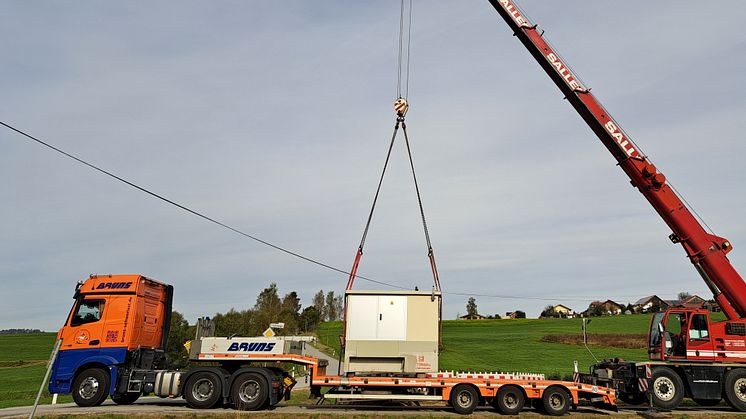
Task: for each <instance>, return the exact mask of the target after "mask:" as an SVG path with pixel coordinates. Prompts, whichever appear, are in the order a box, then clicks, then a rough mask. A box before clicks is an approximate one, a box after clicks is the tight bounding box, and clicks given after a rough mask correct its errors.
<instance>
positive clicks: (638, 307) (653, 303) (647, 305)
mask: <svg viewBox="0 0 746 419" xmlns="http://www.w3.org/2000/svg"><path fill="white" fill-rule="evenodd" d="M632 306H633V307H634V309H635V312H637V313H657V312H659V311H665V310H666V309H667V308H668V307H669V304H668V303H667V302H666V301H664V300H663V299H661V298H660V297H658V296H657V295H648V296H647V297H643V298H640V299H639V300H637V301H635V303H634V304H633V305H632Z"/></svg>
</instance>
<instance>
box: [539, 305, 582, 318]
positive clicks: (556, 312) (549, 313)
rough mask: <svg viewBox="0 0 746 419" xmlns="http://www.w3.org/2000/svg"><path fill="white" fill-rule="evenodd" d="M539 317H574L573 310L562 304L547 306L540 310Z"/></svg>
mask: <svg viewBox="0 0 746 419" xmlns="http://www.w3.org/2000/svg"><path fill="white" fill-rule="evenodd" d="M540 317H543V318H552V317H554V318H572V317H575V312H573V311H572V309H571V308H570V307H567V306H565V305H562V304H557V305H556V306H553V307H552V308H551V309H549V308H547V309H546V310H544V311H542V312H541V316H540Z"/></svg>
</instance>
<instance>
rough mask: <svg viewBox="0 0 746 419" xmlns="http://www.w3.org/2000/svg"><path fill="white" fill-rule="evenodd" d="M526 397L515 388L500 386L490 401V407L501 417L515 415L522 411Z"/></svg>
mask: <svg viewBox="0 0 746 419" xmlns="http://www.w3.org/2000/svg"><path fill="white" fill-rule="evenodd" d="M525 403H526V397H525V396H524V395H523V390H521V389H520V388H518V387H517V386H510V385H508V386H502V387H500V390H498V392H497V395H496V396H495V398H494V399H492V406H493V407H494V408H495V409H497V410H498V411H499V412H500V413H502V414H503V415H517V414H518V413H520V412H521V410H523V405H524V404H525Z"/></svg>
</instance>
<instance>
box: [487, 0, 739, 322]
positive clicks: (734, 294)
mask: <svg viewBox="0 0 746 419" xmlns="http://www.w3.org/2000/svg"><path fill="white" fill-rule="evenodd" d="M488 1H489V2H490V4H492V6H493V7H494V8H495V10H497V12H498V13H499V14H500V16H502V18H503V19H504V20H505V22H507V24H508V26H510V28H511V29H512V30H513V32H514V34H515V36H516V37H518V39H519V40H520V41H521V43H523V45H524V46H525V47H526V49H528V51H529V52H530V53H531V55H532V56H533V57H534V58H535V59H536V61H537V62H538V63H539V65H540V66H541V68H543V69H544V71H545V72H546V73H547V75H549V78H551V79H552V80H553V81H554V83H555V84H556V85H557V87H559V89H560V90H561V91H562V93H563V94H564V95H565V98H566V99H567V100H568V102H570V104H572V106H573V107H574V108H575V110H576V111H577V112H578V113H579V114H580V116H581V117H582V118H583V120H585V122H586V123H587V124H588V126H589V127H590V128H591V130H592V131H593V132H594V133H595V134H596V136H597V137H598V138H599V139H600V140H601V142H602V143H603V144H604V146H606V148H607V149H608V150H609V152H611V154H612V155H613V156H614V158H615V159H616V160H617V162H618V164H619V167H621V168H622V170H624V172H625V173H626V174H627V176H629V178H630V180H631V183H632V185H633V186H634V187H635V188H637V189H638V190H639V191H640V192H641V193H642V194H643V196H645V198H646V199H647V200H648V202H650V204H651V205H652V206H653V208H654V209H655V211H656V212H657V213H658V214H659V215H660V216H661V218H663V220H664V221H665V222H666V224H668V226H669V227H670V228H671V230H672V231H673V234H671V235H670V236H669V238H670V239H671V241H673V242H674V243H681V245H682V246H683V247H684V250H685V251H686V254H687V256H688V257H689V259H690V261H691V262H692V264H694V266H695V268H696V270H697V272H699V274H700V275H701V276H702V279H703V280H704V281H705V283H706V284H707V286H708V288H710V290H711V291H712V293H713V296H714V297H715V300H716V301H717V302H718V304H720V307H721V308H722V310H723V312H724V313H725V315H726V316H727V317H728V319H730V320H733V319H740V318H744V317H746V283H744V281H743V279H742V278H741V276H740V275H739V274H738V272H737V271H736V270H735V268H734V267H733V265H731V263H730V261H729V260H728V258H727V256H726V255H727V253H728V252H730V251H731V250H732V248H733V247H732V245H731V243H730V242H729V241H728V240H726V239H724V238H722V237H718V236H716V235H713V234H710V233H708V232H707V231H706V230H705V229H704V227H703V226H702V224H700V223H699V221H697V219H696V218H695V217H694V215H693V214H692V212H691V211H690V210H689V209H688V208H687V206H686V205H685V204H684V202H683V201H682V199H681V198H680V197H679V196H678V195H677V194H676V193H675V192H674V191H673V189H672V188H671V187H670V186H669V185H668V183H667V182H666V177H665V176H664V175H663V173H660V172H659V171H658V170H657V169H656V167H655V166H654V165H653V164H652V163H651V162H650V161H649V160H648V158H647V157H646V156H645V155H644V154H643V153H642V152H641V151H640V150H639V149H638V148H637V146H636V145H635V144H634V142H633V141H632V140H631V139H630V138H629V136H627V134H626V133H625V132H624V131H623V130H622V128H621V127H620V125H619V124H618V123H617V122H616V121H615V120H614V118H612V116H611V115H609V113H608V112H607V111H606V109H604V107H603V106H602V105H601V103H600V102H599V101H598V100H597V99H596V98H595V96H594V95H593V94H592V93H591V91H590V88H588V87H587V86H585V85H584V84H583V83H582V82H581V81H580V79H579V78H578V77H577V76H576V75H575V74H574V73H573V72H572V70H570V68H569V67H568V65H567V64H566V63H565V62H564V61H563V60H562V58H561V57H560V56H559V54H558V53H557V52H556V51H555V50H554V49H553V48H552V47H551V46H550V45H549V44H548V43H547V42H546V41H545V40H544V38H543V31H541V32H540V31H539V30H537V25H536V24H534V23H532V22H531V21H530V20H529V19H528V18H527V17H526V15H525V14H524V13H523V12H522V11H521V10H520V9H519V8H518V6H517V5H516V3H515V1H513V0H488Z"/></svg>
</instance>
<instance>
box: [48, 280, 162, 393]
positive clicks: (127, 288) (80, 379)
mask: <svg viewBox="0 0 746 419" xmlns="http://www.w3.org/2000/svg"><path fill="white" fill-rule="evenodd" d="M73 298H74V299H75V303H74V304H73V307H72V309H71V310H70V314H69V315H68V316H67V321H66V322H65V325H64V326H63V327H62V328H61V329H60V330H59V332H58V333H57V338H58V339H62V344H61V346H60V352H59V355H58V357H57V359H56V361H55V363H54V366H53V370H52V376H51V379H50V382H49V392H50V393H60V394H67V393H70V392H72V393H73V399H75V402H76V403H77V404H79V405H84V406H85V405H88V406H93V405H97V404H100V403H102V402H103V401H104V400H105V399H106V397H107V396H109V395H111V397H112V399H113V400H114V401H115V402H118V403H123V404H127V403H131V402H133V401H134V399H136V398H137V396H139V395H140V394H141V393H142V392H148V390H149V389H147V388H143V385H147V384H148V383H149V382H150V381H152V380H148V379H147V378H148V377H147V375H148V374H152V372H153V371H154V370H157V369H159V368H165V360H166V358H165V350H166V343H167V342H168V332H169V326H170V323H171V304H172V300H173V287H172V286H171V285H166V284H163V283H161V282H158V281H155V280H153V279H150V278H146V277H144V276H142V275H105V276H104V275H91V276H90V278H88V279H87V280H86V281H85V282H80V283H78V285H77V287H76V288H75V295H74V296H73ZM120 384H121V385H120ZM71 389H74V391H71ZM150 391H152V389H150Z"/></svg>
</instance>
